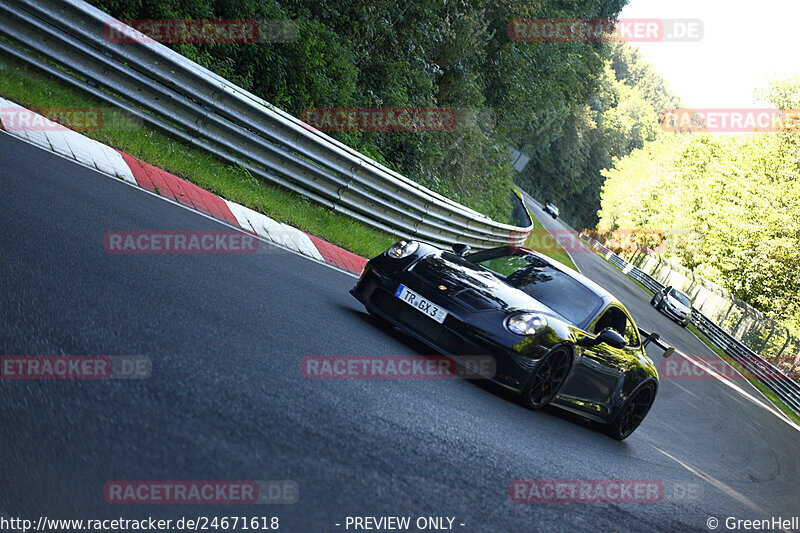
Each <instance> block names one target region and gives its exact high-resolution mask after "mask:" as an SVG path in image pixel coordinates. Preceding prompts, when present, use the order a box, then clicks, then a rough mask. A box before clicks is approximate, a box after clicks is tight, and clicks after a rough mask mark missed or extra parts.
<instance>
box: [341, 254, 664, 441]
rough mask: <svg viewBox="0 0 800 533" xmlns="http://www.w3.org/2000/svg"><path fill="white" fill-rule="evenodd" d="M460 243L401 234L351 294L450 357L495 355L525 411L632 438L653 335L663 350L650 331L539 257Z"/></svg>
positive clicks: (498, 373) (497, 376)
mask: <svg viewBox="0 0 800 533" xmlns="http://www.w3.org/2000/svg"><path fill="white" fill-rule="evenodd" d="M467 250H468V247H466V246H464V245H460V246H456V247H454V251H453V252H451V251H447V250H442V249H440V248H437V247H435V246H432V245H429V244H425V243H421V242H418V241H400V242H398V243H396V244H394V245H393V246H392V247H390V248H389V249H388V250H387V251H386V252H384V253H382V254H381V255H379V256H377V257H375V258H373V259H371V260H370V261H369V262H368V263H367V265H366V267H365V268H364V271H363V273H362V275H361V277H360V279H359V280H358V283H357V284H356V286H355V287H354V288H353V289H352V290H351V291H350V292H351V294H352V295H353V296H355V297H356V298H357V299H358V300H359V302H361V303H362V304H363V305H364V306H365V307H366V309H367V311H368V312H369V313H370V314H373V315H376V316H377V317H379V318H380V319H383V320H385V321H388V322H389V323H390V324H392V325H393V326H396V327H397V328H399V329H400V330H401V331H402V332H404V333H406V334H408V335H410V336H412V337H415V338H417V339H419V340H421V341H423V342H424V343H426V344H427V345H429V346H431V347H432V348H434V349H435V350H437V351H439V352H442V353H444V354H445V355H448V356H450V357H451V358H453V359H454V360H456V361H459V360H460V359H461V360H463V359H462V358H464V357H466V356H472V355H483V356H486V355H487V354H488V355H489V356H491V357H494V359H495V363H496V365H495V372H494V374H493V375H491V376H486V377H487V378H489V379H491V380H492V381H494V382H495V383H498V384H499V385H501V386H503V387H506V388H508V389H511V390H512V391H514V392H516V393H518V394H519V395H520V399H521V401H522V403H523V404H524V405H526V406H527V407H529V408H531V409H540V408H542V407H544V406H547V405H551V406H554V407H558V408H560V409H564V410H567V411H570V412H573V413H576V414H579V415H581V416H582V417H584V418H587V419H590V420H593V421H595V422H598V423H601V424H603V427H604V429H605V431H606V432H607V433H608V434H609V435H610V436H612V437H614V438H616V439H619V440H622V439H624V438H626V437H628V436H629V435H630V434H631V433H633V431H634V430H635V429H636V428H637V427H638V426H639V424H640V423H641V422H642V421H643V420H644V418H645V416H646V415H647V413H648V411H649V410H650V407H651V406H652V404H653V401H654V400H655V397H656V393H657V392H658V372H657V371H656V367H655V365H654V364H653V361H651V360H650V358H649V357H648V356H647V354H646V352H645V346H646V345H647V344H648V343H649V342H653V341H655V342H656V344H658V345H659V346H661V347H662V348H665V349H667V347H666V346H664V345H662V344H660V343H659V342H658V341H657V338H658V336H657V334H652V335H651V334H648V333H646V332H644V331H642V330H639V329H638V328H637V327H636V324H635V323H634V321H633V319H632V318H631V316H630V314H629V313H628V311H627V310H626V309H625V307H624V306H623V305H622V304H621V303H620V302H619V301H618V300H617V299H616V298H614V297H613V296H612V295H611V294H610V293H608V292H607V291H606V290H605V289H603V288H602V287H600V286H598V285H597V284H595V283H594V282H592V281H591V280H589V279H588V278H586V277H584V276H582V275H581V274H579V273H577V272H574V271H573V270H571V269H570V268H569V267H566V266H564V265H562V264H561V263H558V262H556V261H553V260H551V259H549V258H547V257H546V256H544V255H542V254H539V253H537V252H534V251H531V250H527V249H525V248H521V247H515V246H507V247H499V248H492V249H489V250H482V251H478V252H474V253H469V254H467V253H466V251H467ZM643 336H644V338H643ZM671 351H672V349H671V348H669V349H668V352H669V353H666V354H665V356H668V355H669V354H671Z"/></svg>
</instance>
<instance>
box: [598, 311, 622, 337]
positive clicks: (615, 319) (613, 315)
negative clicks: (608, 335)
mask: <svg viewBox="0 0 800 533" xmlns="http://www.w3.org/2000/svg"><path fill="white" fill-rule="evenodd" d="M626 321H627V318H626V317H625V313H623V312H622V311H621V310H620V309H617V308H616V307H609V308H608V309H606V312H605V313H603V316H601V317H600V320H598V321H597V323H596V324H595V326H594V333H595V334H598V333H600V332H601V331H603V330H604V329H606V328H613V329H615V330H616V331H617V333H619V334H620V335H625V322H626Z"/></svg>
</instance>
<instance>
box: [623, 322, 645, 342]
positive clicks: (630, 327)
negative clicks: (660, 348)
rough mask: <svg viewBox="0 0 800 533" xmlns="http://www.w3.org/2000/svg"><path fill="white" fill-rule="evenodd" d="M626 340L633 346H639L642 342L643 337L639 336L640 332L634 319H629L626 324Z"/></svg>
mask: <svg viewBox="0 0 800 533" xmlns="http://www.w3.org/2000/svg"><path fill="white" fill-rule="evenodd" d="M625 340H626V341H627V342H628V346H630V347H631V348H638V347H639V345H640V344H641V343H642V341H641V339H640V338H639V332H638V331H637V329H636V325H635V324H634V323H633V320H628V321H627V323H626V324H625Z"/></svg>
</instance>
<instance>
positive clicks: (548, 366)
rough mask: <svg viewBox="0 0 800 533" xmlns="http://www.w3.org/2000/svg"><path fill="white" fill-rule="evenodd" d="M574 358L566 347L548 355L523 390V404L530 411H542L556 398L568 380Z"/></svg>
mask: <svg viewBox="0 0 800 533" xmlns="http://www.w3.org/2000/svg"><path fill="white" fill-rule="evenodd" d="M571 366H572V356H571V354H570V352H569V350H567V349H566V348H564V347H559V348H556V349H555V350H553V351H552V352H550V353H549V354H547V355H546V356H545V357H544V359H542V361H541V362H540V363H539V365H538V366H537V367H536V370H534V372H533V374H532V375H531V377H530V379H529V380H528V384H527V385H525V388H524V389H523V390H522V403H523V405H525V406H526V407H529V408H530V409H541V408H542V407H544V406H545V405H547V404H548V403H550V401H551V400H552V399H553V398H555V397H556V394H558V391H559V389H561V386H562V385H563V384H564V381H565V380H566V379H567V374H569V369H570V367H571Z"/></svg>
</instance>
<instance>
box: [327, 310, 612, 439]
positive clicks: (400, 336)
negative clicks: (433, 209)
mask: <svg viewBox="0 0 800 533" xmlns="http://www.w3.org/2000/svg"><path fill="white" fill-rule="evenodd" d="M342 311H343V312H346V313H351V314H352V316H354V317H357V318H358V319H360V320H362V321H363V322H364V323H365V324H369V325H370V326H373V327H376V328H378V329H379V330H381V331H383V332H384V333H386V334H387V335H389V336H391V337H392V338H393V339H394V340H396V341H398V342H400V343H402V344H404V345H405V346H407V347H408V348H409V349H411V350H413V351H414V352H416V353H417V354H418V355H419V356H421V357H440V356H441V355H446V354H442V353H440V352H438V351H436V350H434V349H433V348H431V347H430V346H428V345H427V344H425V343H424V342H422V341H420V340H417V339H415V338H414V337H411V336H410V335H407V334H405V333H403V332H402V331H400V330H399V329H398V328H396V327H395V326H393V325H392V324H390V323H389V322H387V321H386V320H384V319H382V318H380V317H378V316H375V315H371V314H369V313H367V312H364V311H359V310H357V309H352V308H350V307H342ZM464 381H468V382H469V383H471V384H472V385H474V386H476V387H479V388H481V389H483V390H484V391H486V392H488V393H489V394H492V395H493V396H496V397H498V398H502V399H503V400H506V401H507V402H510V403H513V404H515V405H516V406H518V407H519V409H520V411H521V413H520V414H522V415H524V414H526V413H532V412H533V411H531V410H530V409H527V408H526V407H524V406H523V405H521V404H520V400H519V398H520V396H519V394H517V393H515V392H514V391H511V390H509V389H507V388H505V387H503V386H501V385H498V384H497V383H494V382H492V381H490V380H488V379H465V380H464ZM542 412H544V413H547V414H548V415H552V416H554V417H556V418H559V419H561V420H564V421H567V422H570V423H571V424H575V425H577V426H580V427H582V428H585V429H588V430H590V431H592V432H594V433H598V434H600V435H603V436H604V437H605V434H604V433H603V425H602V424H600V423H598V422H595V421H593V420H590V419H588V418H586V417H583V416H581V415H578V414H575V413H571V412H569V411H565V410H563V409H559V408H557V407H545V408H544V409H542ZM607 440H608V442H609V443H614V444H620V445H622V443H621V442H618V441H616V440H614V439H612V438H610V437H607Z"/></svg>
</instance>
